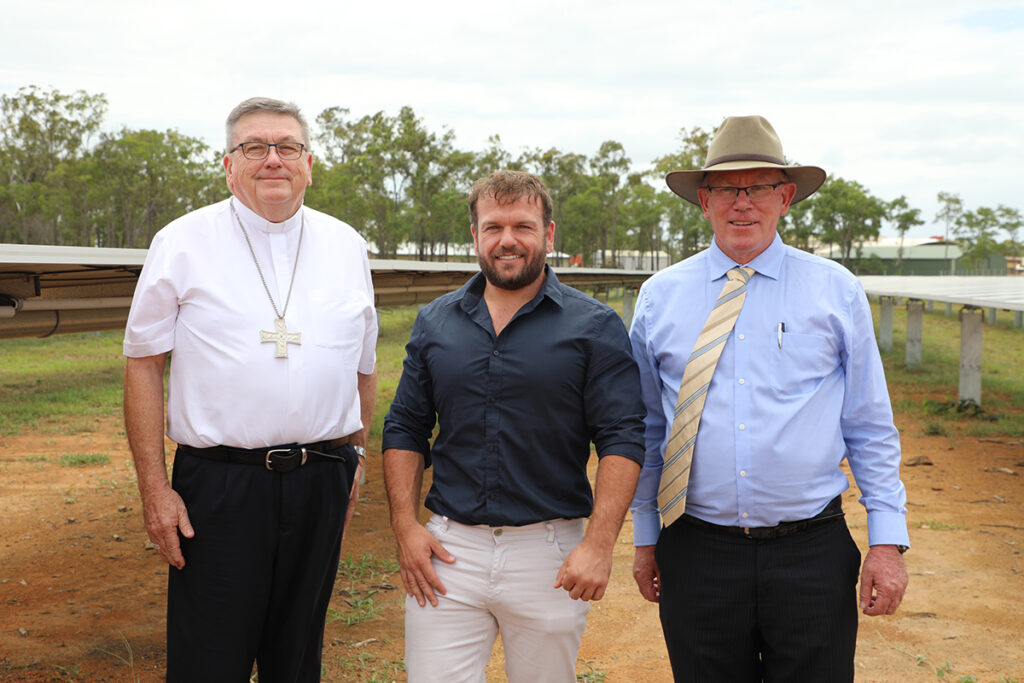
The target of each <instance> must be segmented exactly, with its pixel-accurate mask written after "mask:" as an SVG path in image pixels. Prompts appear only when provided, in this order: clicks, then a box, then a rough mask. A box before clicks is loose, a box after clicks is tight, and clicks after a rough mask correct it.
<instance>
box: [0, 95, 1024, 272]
mask: <svg viewBox="0 0 1024 683" xmlns="http://www.w3.org/2000/svg"><path fill="white" fill-rule="evenodd" d="M106 111H107V100H106V97H105V96H103V95H97V94H89V93H86V92H84V91H81V90H79V91H75V92H73V93H61V92H59V91H57V90H45V89H41V88H37V87H35V86H29V87H26V88H22V89H20V90H18V91H17V92H16V93H14V94H11V95H2V96H0V241H3V242H22V243H40V244H69V245H70V244H75V245H89V246H108V247H145V246H147V245H148V244H149V242H150V240H151V239H152V236H153V234H154V233H155V232H156V231H157V230H159V229H160V228H161V227H162V226H164V225H166V224H167V223H168V222H170V221H171V220H173V219H174V218H176V217H178V216H181V215H183V214H185V213H187V212H189V211H191V210H193V209H195V208H197V207H199V206H203V205H205V204H208V203H211V202H214V201H217V200H219V199H221V198H223V197H225V196H227V188H226V187H225V183H224V179H223V169H222V167H221V156H220V154H219V153H217V152H215V151H213V150H211V149H210V148H209V147H208V146H207V145H206V144H205V143H204V142H203V141H201V140H199V139H196V138H191V137H189V136H186V135H183V134H181V133H179V132H177V131H174V130H168V131H163V132H160V131H155V130H132V129H128V128H122V129H120V130H118V131H113V132H103V131H102V126H103V119H104V116H105V115H106ZM315 131H316V134H315V135H314V137H313V139H312V140H311V141H310V142H311V149H312V151H313V153H314V158H315V160H316V161H315V167H314V172H313V186H312V187H311V188H310V189H309V190H308V192H307V195H306V201H307V203H308V204H309V205H310V206H312V207H314V208H317V209H320V210H322V211H325V212H327V213H330V214H332V215H335V216H338V217H339V218H341V219H342V220H345V221H347V222H348V223H350V224H351V225H353V226H354V227H355V228H356V229H357V230H358V231H359V232H360V233H361V234H362V235H363V236H364V237H365V238H366V239H367V241H368V242H369V243H370V245H371V248H372V249H373V251H374V253H375V254H376V255H377V256H379V257H382V258H393V257H396V256H397V255H398V254H399V253H400V252H401V253H402V254H409V255H412V256H413V257H415V258H419V259H428V260H429V259H437V260H447V259H450V258H465V257H466V255H467V254H471V253H472V249H471V247H470V241H471V236H470V231H469V216H468V211H467V207H466V201H465V198H466V195H467V194H468V191H469V188H470V187H471V185H472V183H473V181H474V180H475V179H477V178H480V177H483V176H485V175H487V174H489V173H491V172H493V171H496V170H498V169H503V168H507V169H519V170H527V171H530V172H532V173H535V174H537V175H538V176H540V177H541V178H542V179H543V180H544V182H545V183H546V184H547V186H548V188H549V189H550V191H551V196H552V202H553V219H554V221H555V223H556V224H557V226H558V229H557V230H556V231H555V252H556V253H555V255H554V256H553V257H552V258H553V260H555V261H556V262H559V261H560V260H561V259H562V258H563V257H564V258H569V257H571V258H572V260H573V261H574V262H576V263H580V264H582V265H586V266H592V267H593V266H616V265H618V264H619V263H621V262H622V259H621V258H620V256H621V254H622V252H623V251H624V250H628V251H631V252H637V253H638V256H639V257H640V262H641V263H644V264H645V265H646V264H649V265H650V267H655V266H656V265H657V264H659V263H662V262H663V260H661V259H659V258H656V257H657V255H658V254H659V253H664V254H667V256H668V257H669V259H670V260H672V261H676V260H679V259H682V258H686V257H687V256H690V255H692V254H694V253H696V252H698V251H700V250H701V249H704V248H705V247H707V246H708V245H709V244H710V243H711V240H712V239H713V235H712V230H711V226H710V224H709V223H708V221H707V220H706V219H705V217H704V215H703V212H702V211H701V210H700V208H699V207H697V206H695V205H692V204H690V203H689V202H686V201H684V200H682V199H681V198H679V197H677V196H676V195H675V194H673V193H672V192H671V191H669V190H668V188H667V187H666V185H665V182H664V178H665V176H666V175H667V174H668V173H669V172H671V171H674V170H681V169H687V170H695V169H699V168H701V167H702V166H703V164H704V161H705V158H706V156H707V150H708V145H709V144H710V142H711V139H712V137H713V136H714V132H715V131H714V130H704V129H702V128H700V127H697V126H694V127H690V128H686V127H683V128H681V129H680V132H679V136H678V140H677V146H676V148H675V149H674V150H673V151H671V152H669V153H667V154H665V155H664V156H661V157H658V158H656V159H654V160H653V161H652V162H651V163H650V164H649V165H647V166H644V167H641V168H637V167H636V166H635V164H634V163H633V160H632V159H630V157H629V155H628V154H627V152H626V149H625V148H624V146H623V145H622V144H621V143H620V142H618V141H616V140H606V141H604V142H602V143H601V144H600V145H599V146H598V148H597V149H596V150H593V153H592V154H590V155H589V156H588V155H586V154H580V153H577V152H566V151H562V150H559V149H558V148H555V147H551V148H548V149H540V148H533V149H528V148H524V149H523V150H521V151H519V152H513V151H510V150H508V149H506V148H505V147H504V145H503V143H502V140H501V138H500V137H499V136H498V135H492V136H491V137H490V138H488V140H487V143H486V145H485V147H484V149H482V150H479V151H467V150H463V149H459V147H458V146H457V143H456V137H455V132H454V131H452V130H450V129H447V128H445V129H442V130H441V131H435V130H431V129H430V128H429V127H428V126H427V125H426V124H425V122H424V121H423V119H422V118H420V117H418V116H417V115H416V114H415V112H414V111H413V110H412V108H411V107H403V108H401V109H400V110H399V111H398V112H397V113H395V114H390V113H387V112H384V111H378V112H376V113H373V114H366V115H362V116H357V115H354V114H353V113H352V112H351V111H350V110H348V109H346V108H344V107H329V108H327V109H324V110H323V111H322V112H321V113H320V114H319V116H317V117H316V125H315ZM939 202H940V204H941V206H942V208H941V210H940V211H939V213H938V215H937V216H936V217H935V220H936V221H941V222H944V223H945V225H946V233H947V236H949V234H950V233H952V234H955V235H956V237H957V238H958V240H959V241H960V243H961V246H962V248H963V249H964V251H965V254H966V255H967V258H968V259H969V260H970V262H971V263H982V262H985V261H986V260H987V259H988V258H989V256H990V255H992V254H995V253H1005V254H1006V255H1019V254H1020V253H1021V251H1022V250H1021V245H1020V243H1019V242H1018V233H1019V230H1020V227H1021V215H1020V212H1019V211H1017V210H1016V209H1012V208H1009V207H1006V206H1002V205H1000V206H999V207H997V208H996V209H989V208H986V207H980V208H978V209H975V210H973V211H967V210H965V208H964V205H963V202H962V201H961V200H960V197H959V196H958V195H955V194H950V193H945V192H941V193H939ZM883 221H884V222H886V223H887V224H888V225H889V226H890V227H891V228H893V229H895V230H896V232H897V233H898V234H899V235H900V236H901V238H902V237H903V236H904V235H905V234H906V233H907V232H908V231H909V230H910V229H911V228H913V227H914V226H916V225H921V224H922V222H923V221H922V220H921V217H920V210H919V209H916V208H913V207H911V206H910V205H909V203H908V202H907V199H906V197H904V196H900V197H897V198H896V199H893V200H892V201H885V200H882V199H880V198H878V197H875V196H873V195H871V194H870V193H869V192H868V191H867V189H866V188H865V187H863V186H862V185H861V184H860V183H857V182H854V181H850V180H846V179H843V178H838V177H832V178H829V179H828V181H827V182H826V183H825V185H824V186H822V188H821V190H820V191H819V192H818V193H817V194H816V195H814V196H812V197H810V198H809V199H807V200H805V201H803V202H801V203H799V204H797V205H795V206H792V207H790V211H789V213H788V214H787V215H786V216H785V217H784V218H783V220H782V221H780V223H779V231H780V233H781V234H782V236H783V239H784V240H785V241H786V242H787V243H788V244H791V245H793V246H796V247H797V248H800V249H806V250H812V249H814V248H815V247H816V246H819V245H821V244H832V245H835V246H837V247H838V248H839V252H840V254H841V260H842V261H843V263H844V264H846V265H848V266H851V267H854V268H857V267H868V266H866V265H864V264H866V262H865V261H863V260H859V261H858V260H855V255H856V253H857V250H858V248H859V245H861V244H862V243H864V242H865V241H867V240H871V239H874V238H875V237H877V236H878V234H879V231H880V229H881V227H882V225H883ZM1004 234H1005V236H1006V237H1005V239H1004V240H1003V241H1002V242H1000V241H999V240H1000V238H1001V237H1003V236H1004ZM901 245H902V242H901ZM901 255H902V251H901ZM662 258H663V257H662ZM645 259H646V260H645Z"/></svg>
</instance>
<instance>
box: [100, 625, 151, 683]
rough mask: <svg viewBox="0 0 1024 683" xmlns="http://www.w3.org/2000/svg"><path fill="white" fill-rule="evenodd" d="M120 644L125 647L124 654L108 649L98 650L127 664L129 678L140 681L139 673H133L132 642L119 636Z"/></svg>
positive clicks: (133, 654)
mask: <svg viewBox="0 0 1024 683" xmlns="http://www.w3.org/2000/svg"><path fill="white" fill-rule="evenodd" d="M121 644H122V645H124V649H125V652H126V654H124V655H122V654H119V653H117V652H110V651H108V650H100V652H102V653H104V654H107V655H110V656H111V657H113V658H114V659H116V660H117V661H119V662H121V663H122V664H124V665H125V666H127V667H128V670H129V672H130V673H129V675H130V677H131V678H130V680H132V681H136V682H138V681H141V680H142V677H141V676H140V675H139V674H137V673H135V653H134V651H132V644H131V643H130V642H128V639H127V638H125V637H124V636H121Z"/></svg>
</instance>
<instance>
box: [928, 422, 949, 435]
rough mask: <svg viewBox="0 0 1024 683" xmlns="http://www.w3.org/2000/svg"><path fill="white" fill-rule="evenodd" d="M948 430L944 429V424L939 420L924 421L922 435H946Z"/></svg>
mask: <svg viewBox="0 0 1024 683" xmlns="http://www.w3.org/2000/svg"><path fill="white" fill-rule="evenodd" d="M948 433H949V430H947V429H946V425H944V424H942V423H941V422H925V423H924V435H925V436H946V435H947V434H948Z"/></svg>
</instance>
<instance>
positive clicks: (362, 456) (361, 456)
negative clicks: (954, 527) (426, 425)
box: [352, 446, 903, 552]
mask: <svg viewBox="0 0 1024 683" xmlns="http://www.w3.org/2000/svg"><path fill="white" fill-rule="evenodd" d="M352 450H354V451H355V452H356V455H358V456H359V461H360V462H362V461H363V460H366V449H365V448H363V447H362V446H352ZM900 552H903V551H902V550H901V551H900Z"/></svg>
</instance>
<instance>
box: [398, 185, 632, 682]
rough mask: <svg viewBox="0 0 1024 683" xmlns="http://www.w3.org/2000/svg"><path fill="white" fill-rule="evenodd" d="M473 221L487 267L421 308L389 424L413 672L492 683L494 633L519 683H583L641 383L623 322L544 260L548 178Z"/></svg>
mask: <svg viewBox="0 0 1024 683" xmlns="http://www.w3.org/2000/svg"><path fill="white" fill-rule="evenodd" d="M469 209H470V228H471V231H472V234H473V239H474V245H475V247H476V252H477V258H478V260H479V262H480V268H481V271H482V272H481V273H479V274H477V275H476V276H474V277H473V279H472V280H470V281H469V282H468V283H467V284H466V285H465V286H464V287H462V288H461V289H459V290H458V291H456V292H452V293H451V294H448V295H445V296H443V297H441V298H439V299H437V300H436V301H434V302H432V303H431V304H430V305H428V306H426V307H425V308H424V309H423V310H422V311H421V312H420V315H419V317H417V319H416V323H415V325H414V326H413V331H412V337H411V339H410V340H409V344H408V346H407V347H406V352H407V356H406V359H405V367H404V372H403V374H402V379H401V382H400V383H399V386H398V390H397V392H396V394H395V399H394V401H393V403H392V405H391V410H390V411H389V413H388V416H387V418H386V420H385V423H384V444H383V448H384V476H385V482H386V485H387V491H388V499H389V502H390V505H391V526H392V529H393V530H394V533H395V537H396V539H397V543H398V559H399V563H400V565H401V569H402V581H403V582H404V584H405V588H406V591H407V592H408V594H409V595H408V597H407V598H406V617H405V619H406V622H405V640H406V654H405V665H406V670H407V671H408V674H409V680H410V681H413V682H416V681H441V680H444V681H482V680H483V671H484V667H485V666H486V664H487V661H488V659H489V657H490V653H491V648H492V646H493V644H494V640H495V638H496V637H497V633H498V631H499V630H500V631H501V634H502V643H503V645H504V650H505V662H506V664H505V667H506V673H507V674H508V678H509V680H510V681H513V682H515V681H529V682H530V683H540V682H541V681H571V680H575V673H574V671H575V663H576V656H577V653H578V651H579V645H580V639H581V637H582V635H583V630H584V628H585V626H586V613H587V610H588V609H589V605H588V603H587V601H589V600H600V599H601V598H602V597H603V596H604V591H605V587H606V586H607V585H608V577H609V575H610V573H611V563H612V548H613V546H614V544H615V539H616V538H617V537H618V533H619V529H620V528H621V526H622V520H623V517H624V515H625V512H626V508H627V506H628V505H629V501H630V498H631V497H632V495H633V490H634V488H635V487H636V481H637V476H638V473H639V471H640V465H641V464H642V462H643V450H644V443H643V416H644V408H643V403H642V401H641V398H640V392H639V377H638V374H637V369H636V364H635V363H634V362H633V358H632V355H631V352H630V346H629V340H628V337H627V334H626V330H625V327H624V326H623V324H622V321H621V320H620V319H619V317H618V315H617V314H616V313H615V312H614V311H612V310H611V309H610V308H608V307H607V306H605V305H604V304H602V303H600V302H598V301H595V300H594V299H591V298H590V297H587V296H585V295H583V294H581V293H580V292H578V291H576V290H574V289H572V288H570V287H566V286H565V285H562V284H560V283H559V282H558V278H557V277H555V274H554V273H553V272H552V271H551V270H550V269H549V268H548V267H547V265H546V264H545V258H546V254H547V253H548V252H550V251H551V249H552V247H553V240H554V234H555V224H554V222H552V220H551V197H550V195H549V194H548V191H547V188H545V187H544V184H543V183H542V182H541V181H540V179H538V178H536V177H535V176H532V175H530V174H528V173H520V172H514V171H499V172H497V173H495V174H493V175H491V176H488V177H487V178H483V179H482V180H479V181H477V183H476V184H475V185H474V186H473V190H472V192H471V194H470V197H469ZM435 420H436V421H437V423H438V426H439V431H438V434H437V437H436V439H435V440H434V444H433V447H431V445H430V437H431V434H432V431H433V428H434V423H435ZM591 442H593V443H594V445H595V447H596V450H597V454H598V457H599V458H600V462H599V464H598V469H597V485H596V491H595V492H594V493H593V494H592V492H591V488H590V483H589V481H588V479H587V469H586V468H587V461H588V459H589V457H590V443H591ZM429 465H433V466H434V477H433V483H432V485H431V487H430V492H429V494H428V495H427V498H426V507H427V508H428V509H430V510H431V511H432V512H433V513H434V514H433V516H432V517H431V519H430V521H429V522H428V523H427V525H426V528H424V527H423V526H422V525H420V523H419V520H418V516H417V513H418V511H419V497H420V488H421V483H422V480H423V471H424V468H425V467H426V466H429ZM588 516H589V517H590V523H589V524H588V525H587V527H586V533H585V534H584V520H583V518H585V517H588ZM428 602H429V603H430V607H427V603H428Z"/></svg>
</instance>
